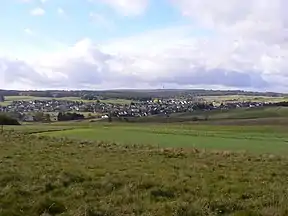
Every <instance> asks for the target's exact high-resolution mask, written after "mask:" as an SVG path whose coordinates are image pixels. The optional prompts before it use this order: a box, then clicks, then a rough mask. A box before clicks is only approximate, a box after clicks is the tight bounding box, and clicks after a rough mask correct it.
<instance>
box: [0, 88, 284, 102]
mask: <svg viewBox="0 0 288 216" xmlns="http://www.w3.org/2000/svg"><path fill="white" fill-rule="evenodd" d="M0 95H4V96H19V95H20V96H35V97H54V98H61V97H86V96H87V95H89V98H96V97H97V98H100V99H106V98H115V99H117V98H122V99H130V100H144V99H145V100H146V99H151V98H171V97H189V96H190V97H195V96H221V95H247V96H269V97H279V96H287V94H286V95H285V94H282V93H274V92H248V91H241V90H230V91H228V90H205V89H191V90H183V89H155V90H107V91H89V90H77V91H64V90H63V91H61V90H47V91H16V90H0ZM143 98H144V99H143Z"/></svg>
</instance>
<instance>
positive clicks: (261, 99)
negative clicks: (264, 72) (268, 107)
mask: <svg viewBox="0 0 288 216" xmlns="http://www.w3.org/2000/svg"><path fill="white" fill-rule="evenodd" d="M201 98H203V99H204V100H206V101H209V102H216V103H217V102H218V103H221V102H229V101H230V102H231V101H253V102H280V101H285V100H288V98H285V97H265V96H248V95H223V96H204V97H201Z"/></svg>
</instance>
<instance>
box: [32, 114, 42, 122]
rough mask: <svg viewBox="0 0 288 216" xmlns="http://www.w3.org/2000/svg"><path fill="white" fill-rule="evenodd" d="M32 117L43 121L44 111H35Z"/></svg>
mask: <svg viewBox="0 0 288 216" xmlns="http://www.w3.org/2000/svg"><path fill="white" fill-rule="evenodd" d="M34 117H35V121H37V122H42V121H44V113H43V112H37V113H36V114H35V116H34Z"/></svg>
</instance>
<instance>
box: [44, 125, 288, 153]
mask: <svg viewBox="0 0 288 216" xmlns="http://www.w3.org/2000/svg"><path fill="white" fill-rule="evenodd" d="M287 129H288V127H286V128H282V127H269V126H266V127H261V128H259V127H258V126H256V127H247V126H245V127H241V126H211V125H207V126H199V125H191V126H188V125H186V126H181V125H174V126H171V125H165V124H159V125H152V124H146V125H141V124H134V125H123V124H118V125H117V124H112V125H108V124H107V125H106V124H105V125H102V124H98V125H93V126H90V127H82V128H75V129H69V130H62V131H53V132H46V133H41V135H49V136H55V137H68V138H74V139H79V140H94V141H105V142H115V143H120V144H149V145H154V146H160V147H183V148H192V147H196V148H203V149H214V150H219V149H220V150H237V151H242V150H243V151H245V150H246V151H250V152H254V153H275V154H287V153H288V148H287V147H288V134H287Z"/></svg>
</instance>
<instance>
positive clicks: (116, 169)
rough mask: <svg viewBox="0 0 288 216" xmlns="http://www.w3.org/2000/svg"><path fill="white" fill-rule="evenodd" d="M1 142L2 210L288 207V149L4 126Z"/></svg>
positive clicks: (82, 212)
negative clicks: (265, 150)
mask: <svg viewBox="0 0 288 216" xmlns="http://www.w3.org/2000/svg"><path fill="white" fill-rule="evenodd" d="M26 127H29V126H26ZM30 127H31V126H30ZM58 127H64V126H63V125H62V126H58ZM111 127H114V126H111ZM115 127H116V128H117V126H115ZM26 129H27V128H26ZM62 129H63V128H62ZM95 129H99V128H95ZM126 129H128V128H126ZM162 129H163V128H162ZM184 129H185V128H184ZM206 129H208V128H206ZM117 130H120V131H121V132H123V131H124V130H125V129H123V128H122V129H121V128H120V129H119V128H118V129H115V130H114V132H116V131H117ZM129 130H132V129H131V128H130V129H129ZM210 130H211V128H210ZM227 130H228V128H220V130H219V131H222V132H224V131H227ZM265 130H267V131H268V130H269V129H268V128H266V129H261V131H258V132H259V133H260V132H262V134H263V135H264V134H265V133H264V131H265ZM103 131H104V129H103V130H102V132H103ZM230 131H231V133H233V134H234V133H237V132H236V130H234V129H233V130H232V129H230ZM248 131H249V130H248V129H244V128H243V131H242V132H243V133H244V132H245V133H247V132H248ZM267 131H266V132H267ZM30 132H31V131H30ZM110 132H113V131H110ZM130 133H131V131H130ZM254 133H256V131H255V132H254ZM275 133H277V134H278V132H275ZM279 133H280V134H281V132H279ZM278 135H279V134H278ZM110 136H113V134H110ZM135 136H136V134H135ZM147 136H149V134H148V135H147ZM168 136H169V135H168ZM238 137H240V136H239V135H238ZM139 138H143V136H142V137H139ZM134 139H136V137H134ZM139 140H140V139H139ZM174 141H175V146H177V139H175V140H174ZM211 142H213V139H211ZM171 143H172V142H171ZM218 144H220V143H218ZM271 144H273V145H274V142H273V143H271ZM251 145H252V143H251ZM0 148H1V151H0V216H7V215H9V216H10V215H11V216H26V215H29V216H39V215H43V216H44V215H46V216H48V215H49V216H54V215H55V216H56V215H57V216H58V215H59V216H60V215H62V216H95V215H97V216H104V215H105V216H106V215H109V216H124V215H136V216H138V215H139V216H148V215H153V216H163V215H165V216H185V215H197V216H215V215H219V216H220V215H231V216H244V215H245V216H246V215H252V216H254V215H255V216H256V215H257V216H272V215H273V216H274V215H279V216H282V215H283V216H284V215H287V213H288V204H287V203H288V197H287V194H288V190H287V188H288V183H287V178H288V171H287V165H288V158H287V157H282V156H281V157H280V156H273V155H271V154H269V155H252V154H248V153H232V152H227V151H204V150H197V149H191V148H189V149H179V148H174V149H163V148H154V147H151V146H145V145H131V144H127V145H122V144H121V145H118V144H114V143H111V142H95V141H84V140H79V141H77V140H73V139H72V140H71V139H65V138H52V137H49V136H35V135H29V134H27V133H26V134H25V133H16V132H14V133H9V132H4V133H3V134H0Z"/></svg>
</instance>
